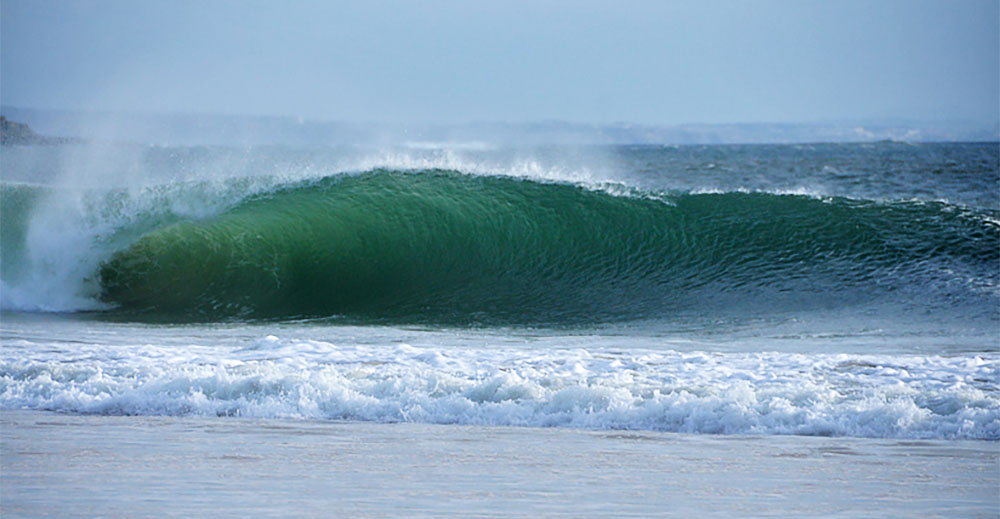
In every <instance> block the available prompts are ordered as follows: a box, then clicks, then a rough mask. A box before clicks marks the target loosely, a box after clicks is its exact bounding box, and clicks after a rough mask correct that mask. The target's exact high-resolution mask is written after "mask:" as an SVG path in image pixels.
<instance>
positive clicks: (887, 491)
mask: <svg viewBox="0 0 1000 519" xmlns="http://www.w3.org/2000/svg"><path fill="white" fill-rule="evenodd" d="M0 416H2V429H0V432H2V440H3V441H2V445H0V447H2V450H0V454H2V469H3V470H2V475H0V507H2V508H0V512H2V516H3V517H5V518H13V517H46V516H48V517H212V518H221V517H441V516H452V517H608V516H614V517H826V518H836V517H844V518H848V517H887V518H888V517H942V518H944V517H948V518H953V517H997V516H998V513H1000V497H998V492H997V490H998V488H1000V465H998V459H1000V448H998V447H1000V445H998V443H996V442H987V441H942V440H934V441H900V440H877V439H857V438H816V437H794V436H706V435H682V434H666V433H654V432H633V431H583V430H567V429H528V428H514V427H472V426H449V425H421V424H373V423H356V422H347V423H345V422H314V421H290V420H247V419H239V418H211V419H208V418H171V417H108V416H81V415H68V414H56V413H48V412H38V411H9V410H5V411H3V412H2V414H0Z"/></svg>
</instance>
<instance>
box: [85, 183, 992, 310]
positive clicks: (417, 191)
mask: <svg viewBox="0 0 1000 519" xmlns="http://www.w3.org/2000/svg"><path fill="white" fill-rule="evenodd" d="M985 213H990V211H989V210H971V209H967V208H963V207H960V206H953V205H949V204H947V203H944V202H927V201H912V202H906V201H894V202H883V201H865V200H851V199H846V198H837V197H827V198H820V197H814V196H806V195H790V194H774V193H766V192H722V193H691V192H687V193H683V192H681V193H659V192H641V191H637V190H627V189H626V190H624V191H623V192H613V190H609V189H595V188H594V187H593V186H583V185H577V184H567V183H559V182H546V181H537V180H530V179H524V178H511V177H504V176H490V175H469V174H464V173H462V172H460V171H453V170H418V171H400V170H372V171H368V172H364V173H358V174H350V175H343V174H341V175H333V176H329V177H325V178H321V179H315V180H307V181H302V182H298V183H294V184H291V185H287V186H282V187H279V188H276V189H274V190H272V191H269V192H266V193H263V194H258V195H254V196H251V197H249V198H247V199H246V200H244V201H242V202H240V203H238V204H236V205H234V206H233V207H231V208H230V209H228V210H225V211H223V212H221V213H219V214H217V215H214V216H210V217H206V218H194V219H185V220H182V221H177V222H174V223H170V224H169V225H164V226H161V227H158V228H156V229H154V230H151V231H149V232H146V233H145V234H143V235H142V236H141V237H140V238H138V239H137V240H135V241H134V242H133V243H131V244H130V245H128V246H127V247H124V248H122V249H120V250H117V252H114V254H112V255H111V256H110V257H109V258H107V259H106V260H104V261H102V262H101V264H100V266H99V268H98V270H97V272H96V273H95V276H94V278H95V280H96V281H97V284H98V286H99V294H98V296H97V297H98V298H99V299H100V301H102V302H103V303H105V304H107V305H109V306H110V307H112V308H114V312H115V313H116V314H117V315H120V316H127V317H130V318H137V319H164V320H193V321H215V320H225V319H274V318H278V319H286V318H308V317H328V316H347V317H356V318H362V319H376V320H390V321H403V322H456V323H469V322H485V323H529V324H530V323H559V322H567V323H579V322H583V321H608V320H621V319H636V318H647V317H656V316H662V315H669V314H670V313H673V312H685V311H687V312H690V311H702V310H705V311H708V310H718V309H733V308H738V309H747V310H749V309H752V308H753V307H755V306H759V305H761V304H764V303H766V305H767V306H768V307H769V308H771V309H780V308H802V307H807V308H808V307H814V308H823V307H831V306H833V307H836V306H838V305H847V304H855V303H857V302H858V301H870V300H873V299H880V298H885V297H890V298H891V297H893V296H892V294H893V293H905V294H906V295H904V296H902V297H912V296H913V295H914V290H916V291H918V292H921V291H922V292H921V293H923V294H924V295H926V294H929V293H932V292H934V291H938V292H940V291H944V292H945V293H947V294H951V296H949V297H952V296H953V297H954V298H955V299H957V300H961V301H966V302H968V301H970V300H975V299H977V298H982V297H986V298H989V297H995V294H993V292H995V288H996V287H995V272H996V270H997V268H998V265H1000V228H998V226H997V225H996V224H995V223H994V222H995V221H996V215H995V214H992V213H990V214H985ZM983 294H986V295H983ZM896 297H897V299H898V298H899V297H900V296H896ZM937 299H940V297H937ZM973 302H974V301H973ZM941 304H943V305H949V304H954V301H944V302H942V303H941Z"/></svg>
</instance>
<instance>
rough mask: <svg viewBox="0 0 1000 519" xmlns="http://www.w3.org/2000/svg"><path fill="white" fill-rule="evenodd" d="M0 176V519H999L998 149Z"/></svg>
mask: <svg viewBox="0 0 1000 519" xmlns="http://www.w3.org/2000/svg"><path fill="white" fill-rule="evenodd" d="M0 178H2V183H0V225H2V227H0V231H2V232H0V239H2V242H0V303H2V314H0V341H2V348H0V411H2V413H0V417H2V420H0V421H2V425H0V433H2V434H0V437H2V440H3V441H2V443H0V446H2V451H0V454H2V457H0V464H2V468H3V470H2V471H0V509H2V510H4V512H3V515H4V516H5V517H6V516H8V514H9V516H11V517H22V516H24V517H28V516H39V515H46V514H47V515H55V516H67V515H71V516H77V517H91V516H92V517H98V516H101V517H194V516H204V517H209V516H212V517H219V516H233V517H239V516H257V517H329V516H331V515H330V514H331V513H332V510H336V511H337V513H336V514H334V515H333V516H337V515H341V516H345V517H346V516H351V517H399V516H407V517H439V516H444V515H448V516H458V517H501V516H503V517H506V516H517V517H525V516H531V517H581V516H594V517H596V516H602V517H603V516H619V517H628V516H632V517H651V516H672V517H693V516H699V517H707V516H718V517H734V516H738V517H772V516H782V517H787V516H795V517H806V516H809V517H858V516H866V517H900V516H907V517H998V515H1000V497H998V488H1000V462H998V459H1000V447H998V445H1000V144H998V143H996V142H990V143H906V142H890V141H886V142H870V143H852V144H788V145H706V146H699V145H686V146H658V145H637V146H596V145H588V146H541V145H540V146H525V145H518V146H505V145H496V144H491V143H487V142H408V143H403V144H398V145H385V146H327V147H317V146H313V147H294V146H253V147H224V146H172V145H145V144H132V143H123V142H82V141H81V142H75V141H74V142H62V143H55V144H40V145H15V144H11V145H6V144H5V145H4V147H3V149H2V162H0ZM333 503H336V505H333ZM331 506H336V507H339V508H331Z"/></svg>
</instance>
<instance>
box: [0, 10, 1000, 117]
mask: <svg viewBox="0 0 1000 519" xmlns="http://www.w3.org/2000/svg"><path fill="white" fill-rule="evenodd" d="M998 5H1000V1H998V0H956V1H944V0H941V1H921V0H902V1H896V0H867V1H850V0H848V1H810V0H789V1H777V0H774V1H742V2H736V1H722V0H719V1H711V0H710V1H690V2H688V1H684V2H668V1H615V2H612V1H608V2H587V1H584V2H577V1H533V2H519V1H514V2H499V1H490V2H485V1H484V2H471V1H454V2H452V1H425V2H399V1H381V2H380V1H373V2H352V3H346V2H345V3H340V2H327V1H315V2H309V1H289V2H283V1H249V2H247V1H218V0H214V1H211V0H209V1H204V0H198V1H188V0H170V1H167V0H157V1H145V0H127V1H125V0H122V1H111V0H108V1H105V0H72V1H51V0H3V2H2V13H0V14H2V18H0V22H2V27H0V38H2V42H0V43H2V47H0V48H2V63H0V68H2V70H0V74H2V75H0V82H2V84H0V100H2V102H3V104H5V105H12V106H18V107H24V108H62V109H90V110H123V111H144V112H185V113H211V114H216V113H222V114H249V115H289V116H301V117H306V118H311V119H333V120H348V121H380V122H407V123H410V122H419V123H439V122H440V123H454V122H464V121H537V120H552V119H558V120H567V121H576V122H593V123H606V122H616V121H626V122H637V123H649V124H678V123H687V122H702V123H731V122H814V121H816V122H818V121H831V120H857V119H885V118H908V119H922V120H948V119H950V120H954V119H964V120H975V121H985V122H989V121H996V120H997V118H998V111H1000V107H998V97H1000V93H998V92H1000V79H998V77H1000V71H998V70H1000V29H998V27H1000V8H998Z"/></svg>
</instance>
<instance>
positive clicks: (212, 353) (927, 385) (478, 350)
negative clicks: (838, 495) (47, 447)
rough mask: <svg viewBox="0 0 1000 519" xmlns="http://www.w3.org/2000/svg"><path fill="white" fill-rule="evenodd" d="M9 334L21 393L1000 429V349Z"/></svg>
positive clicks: (250, 409) (6, 386)
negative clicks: (808, 349) (701, 348)
mask: <svg viewBox="0 0 1000 519" xmlns="http://www.w3.org/2000/svg"><path fill="white" fill-rule="evenodd" d="M566 341H568V342H570V345H571V342H572V338H566ZM84 342H86V341H84ZM7 346H8V347H6V348H4V350H3V354H2V355H3V356H2V359H0V407H3V408H8V409H10V408H27V409H50V410H58V411H65V412H80V413H100V414H140V415H182V416H189V415H196V416H216V415H226V416H229V415H236V416H248V417H259V418H277V417H284V418H289V417H290V418H309V419H338V420H339V419H345V420H363V421H376V422H398V421H410V422H423V423H460V424H492V425H516V426H535V427H550V426H555V427H579V428H598V429H603V428H616V429H618V428H620V429H647V430H658V431H676V432H686V433H712V434H715V433H718V434H805V435H838V436H841V435H842V436H861V437H891V438H961V439H989V440H998V439H1000V390H998V389H1000V388H998V386H1000V355H995V354H978V355H964V356H950V357H943V356H920V355H894V356H882V355H853V354H830V355H823V354H820V355H804V354H795V353H726V354H721V353H708V352H677V351H655V350H631V351H628V350H626V351H621V350H616V349H612V348H592V347H588V348H587V349H573V348H566V349H559V348H556V349H549V348H547V349H544V350H542V349H525V348H503V347H500V348H493V347H482V346H479V347H471V348H470V347H461V348H437V347H427V346H412V345H409V344H406V343H397V344H389V345H381V346H380V345H372V344H334V343H331V342H326V341H322V340H313V339H295V338H280V337H278V336H277V335H265V336H261V337H258V338H256V339H254V340H245V341H238V343H236V344H217V343H214V342H213V341H211V340H208V339H206V340H205V341H204V342H202V343H197V342H196V343H191V342H188V343H184V344H179V343H176V342H171V343H160V344H146V343H141V342H140V343H133V344H129V343H121V344H117V345H101V344H97V343H83V344H81V343H80V342H74V343H69V342H66V343H62V342H58V341H55V342H54V341H30V340H23V339H22V340H20V342H18V343H17V344H16V345H15V344H13V343H9V344H8V345H7Z"/></svg>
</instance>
